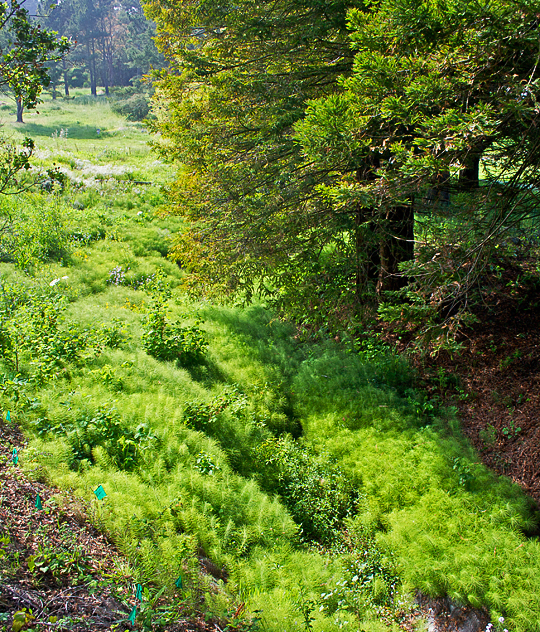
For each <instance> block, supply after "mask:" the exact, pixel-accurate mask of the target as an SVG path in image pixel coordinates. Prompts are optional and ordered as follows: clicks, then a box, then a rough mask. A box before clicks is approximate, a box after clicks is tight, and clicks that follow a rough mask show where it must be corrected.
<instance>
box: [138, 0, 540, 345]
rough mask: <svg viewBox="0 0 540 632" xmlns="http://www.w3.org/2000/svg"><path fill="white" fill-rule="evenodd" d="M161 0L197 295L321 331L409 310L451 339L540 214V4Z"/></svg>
mask: <svg viewBox="0 0 540 632" xmlns="http://www.w3.org/2000/svg"><path fill="white" fill-rule="evenodd" d="M146 6H147V11H148V14H149V15H150V16H151V17H152V18H153V19H155V20H156V23H157V25H158V33H159V37H158V43H159V45H160V47H161V49H162V50H163V52H164V54H166V55H167V56H168V58H169V60H170V62H171V71H170V73H169V74H167V75H165V76H164V78H163V79H162V80H161V81H160V82H158V84H157V85H158V98H157V101H156V103H157V105H158V109H157V117H158V119H157V121H156V123H155V129H156V130H159V131H160V132H161V133H162V134H163V141H162V142H161V143H160V144H159V145H158V148H159V149H160V150H161V151H162V153H163V155H166V156H168V157H169V158H173V159H177V160H179V161H180V162H181V163H182V164H183V165H185V167H184V168H183V169H181V170H180V175H179V178H178V182H177V186H176V188H175V195H176V198H175V201H176V204H177V206H176V207H175V208H177V209H178V212H179V213H181V214H183V216H184V217H185V218H186V219H188V220H189V230H188V232H187V233H185V234H182V235H179V237H178V240H177V244H176V247H175V251H174V252H175V255H176V256H177V258H178V260H179V261H181V263H182V265H184V266H185V268H186V269H187V270H189V271H190V272H191V277H190V278H191V282H192V284H193V286H194V287H198V289H199V290H200V291H202V292H211V291H212V290H214V291H216V292H217V293H222V294H230V293H231V292H233V293H234V292H236V293H238V292H240V293H241V294H242V295H243V296H244V297H247V298H248V299H249V298H250V297H251V296H252V295H253V293H257V292H258V293H260V294H261V295H263V296H267V297H270V298H271V299H272V300H273V302H274V304H275V305H278V306H282V307H285V309H286V311H287V312H288V313H289V314H291V313H293V314H294V315H295V317H296V318H297V319H298V320H303V321H306V322H313V321H315V322H318V323H319V325H321V324H327V323H328V320H329V318H330V319H331V317H332V315H335V316H337V318H338V319H341V320H342V321H343V320H350V318H351V316H353V315H359V314H360V313H361V312H362V306H366V305H374V304H380V303H381V302H384V301H387V302H388V301H389V302H390V303H389V305H386V306H385V307H384V308H383V314H384V316H385V317H386V318H388V319H390V320H392V319H396V318H399V317H401V316H403V315H404V314H403V311H402V309H401V304H402V303H403V301H405V302H406V303H407V304H408V305H409V306H410V308H409V309H408V310H407V313H406V314H405V316H406V317H407V318H410V319H412V320H415V319H416V320H422V321H423V324H424V325H425V326H424V327H423V330H424V333H426V334H428V335H429V336H430V337H432V338H433V337H434V338H437V337H439V338H440V340H439V342H440V343H442V342H445V339H444V337H445V336H446V340H447V339H448V338H449V336H448V332H449V331H450V333H452V331H455V329H456V328H457V325H458V324H459V323H460V322H461V321H463V320H466V319H467V318H469V315H468V310H469V305H470V304H471V303H474V302H475V301H476V300H477V299H478V297H479V296H480V295H481V290H480V288H479V285H480V281H481V278H482V274H483V272H484V271H485V269H486V266H487V265H488V263H490V262H491V261H492V259H491V257H492V254H493V249H494V247H495V246H500V245H501V242H503V241H504V240H505V239H508V236H509V235H510V236H514V237H515V235H514V234H513V232H512V231H515V230H516V229H517V228H518V227H523V226H524V224H523V222H524V221H530V219H531V217H532V215H533V214H534V209H535V204H536V202H535V199H534V198H535V190H536V184H537V168H536V166H537V163H538V155H537V143H536V134H535V125H536V117H537V91H538V76H537V73H538V70H537V57H538V39H537V17H536V9H535V7H534V6H533V5H530V3H527V2H523V3H518V4H516V3H514V2H508V1H505V0H501V1H500V2H496V3H493V4H489V5H485V6H484V5H483V4H481V3H473V4H470V3H465V4H463V6H462V5H461V4H460V3H459V2H450V3H442V4H440V3H439V4H437V5H436V6H434V5H432V4H431V3H429V2H416V1H414V2H410V3H409V2H399V3H385V2H382V3H377V4H376V5H371V4H369V5H367V6H364V5H358V6H355V5H354V3H349V4H345V5H343V4H340V3H332V4H326V3H325V4H317V3H316V4H310V5H309V7H307V6H305V5H304V3H302V2H299V3H293V4H290V3H288V4H286V5H285V4H282V3H275V2H272V3H258V4H256V5H253V4H252V3H246V6H244V5H242V6H241V7H238V8H237V9H234V10H233V9H231V8H230V7H229V6H228V5H221V4H215V3H212V4H211V5H206V4H205V3H202V4H197V5H195V4H191V3H178V4H177V5H175V10H174V11H169V10H168V8H167V9H165V7H164V6H163V5H162V4H161V3H160V2H148V3H147V4H146ZM395 292H398V294H397V295H396V294H395ZM395 302H397V303H398V308H397V310H395V309H393V307H392V303H395ZM449 318H453V320H452V321H451V322H450V320H449ZM441 322H442V323H443V325H442V329H441Z"/></svg>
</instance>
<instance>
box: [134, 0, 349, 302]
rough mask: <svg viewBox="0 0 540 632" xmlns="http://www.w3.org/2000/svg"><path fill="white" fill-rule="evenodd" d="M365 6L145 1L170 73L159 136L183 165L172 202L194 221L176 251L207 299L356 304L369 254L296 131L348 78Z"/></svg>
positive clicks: (163, 85) (161, 95) (162, 92)
mask: <svg viewBox="0 0 540 632" xmlns="http://www.w3.org/2000/svg"><path fill="white" fill-rule="evenodd" d="M355 4H356V5H358V6H361V3H360V2H355V1H354V0H350V1H347V0H345V1H333V2H315V3H314V2H309V3H307V2H303V1H296V2H292V3H291V2H281V1H278V2H266V1H265V2H260V3H253V2H250V1H247V0H244V1H242V2H240V3H236V4H235V5H234V6H233V5H230V4H227V3H223V2H217V3H216V2H210V1H208V2H202V3H197V4H196V3H191V2H180V1H177V2H173V3H172V4H170V3H169V4H167V6H165V5H163V4H162V3H161V2H158V1H154V2H153V1H150V2H147V3H146V5H145V6H146V13H147V15H148V17H150V18H151V19H152V20H155V21H156V23H157V32H158V45H159V46H160V48H161V50H162V51H163V52H164V53H165V55H166V56H168V58H169V60H170V63H171V69H170V71H169V73H168V74H167V75H166V76H165V77H164V78H163V79H161V80H160V81H159V82H158V84H157V93H158V100H157V108H156V114H157V123H156V129H159V131H161V133H162V138H163V139H164V142H163V144H162V145H161V149H162V151H163V153H164V154H165V155H167V156H168V157H172V158H176V159H178V160H179V161H180V162H181V163H183V164H184V165H185V169H184V170H183V172H182V174H181V177H180V178H179V181H178V186H177V187H176V189H175V192H174V193H175V195H176V201H177V203H178V207H179V208H180V209H181V210H182V212H183V213H184V214H185V216H186V218H187V219H188V220H189V221H190V224H189V231H188V233H187V235H182V236H180V238H179V241H178V243H177V247H176V254H177V256H178V258H179V260H180V261H181V262H182V265H183V266H184V267H185V268H186V269H188V270H189V271H191V272H192V276H191V279H192V280H193V282H194V283H196V284H198V287H199V288H204V289H207V288H209V287H210V286H212V287H213V288H214V289H216V288H217V290H218V291H223V292H226V293H227V292H231V291H239V290H242V291H243V292H244V293H245V295H246V296H248V297H249V295H250V294H251V293H252V292H254V291H256V290H259V291H262V292H268V293H272V295H273V298H274V299H275V300H276V301H278V302H281V303H283V304H287V306H288V308H289V309H295V305H296V306H297V307H298V309H299V310H305V304H306V303H317V304H319V303H321V304H322V303H324V302H326V303H328V302H335V303H339V302H340V301H343V302H344V303H347V305H346V306H345V307H344V309H345V308H349V307H350V304H351V302H354V300H352V301H351V294H353V295H354V291H355V276H354V274H355V266H356V263H355V259H356V255H355V253H356V252H357V251H358V250H357V244H355V243H353V242H351V240H350V238H349V235H348V234H347V229H348V226H347V221H348V220H347V219H346V218H344V217H342V216H340V215H336V214H335V213H334V212H333V210H332V209H331V206H330V205H329V204H328V203H327V201H326V200H325V199H324V198H322V197H321V196H319V195H318V194H317V192H316V187H317V185H319V184H321V183H324V182H326V181H327V180H328V177H329V174H328V172H327V171H326V170H325V169H318V168H312V166H311V165H308V164H306V163H305V161H304V160H303V157H302V154H301V151H300V147H299V145H298V144H297V142H296V141H295V140H294V138H293V126H294V124H295V122H297V121H298V120H300V119H301V118H302V117H303V116H304V114H305V109H306V104H307V102H308V101H309V100H310V99H314V98H317V97H320V96H322V95H330V94H333V93H335V92H336V91H339V90H341V88H340V86H339V84H338V79H339V78H340V77H341V76H342V75H347V74H349V73H350V71H351V68H352V59H353V54H352V52H351V50H350V46H349V40H348V32H347V28H346V13H347V9H348V8H350V7H351V6H354V5H355ZM351 284H352V286H353V287H352V288H351ZM351 290H352V291H351ZM301 297H302V300H300V298H301Z"/></svg>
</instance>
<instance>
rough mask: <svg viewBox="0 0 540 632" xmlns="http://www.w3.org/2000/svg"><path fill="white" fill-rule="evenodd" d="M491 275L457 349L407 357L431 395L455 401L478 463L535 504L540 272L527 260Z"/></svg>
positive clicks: (539, 493)
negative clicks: (474, 320)
mask: <svg viewBox="0 0 540 632" xmlns="http://www.w3.org/2000/svg"><path fill="white" fill-rule="evenodd" d="M490 282H491V287H492V289H491V291H490V293H489V294H488V295H487V296H486V300H485V302H484V304H483V305H482V306H481V307H480V308H479V309H477V310H476V312H475V315H476V316H477V318H478V322H477V323H476V324H475V325H474V326H472V327H470V328H469V329H467V330H466V331H464V332H463V335H462V336H461V339H460V342H461V343H462V345H463V351H462V352H461V353H460V354H459V355H457V354H454V355H450V354H448V353H445V352H441V353H440V354H439V355H438V356H436V357H429V356H427V357H426V356H422V357H420V356H419V355H416V356H414V357H413V358H414V359H413V361H414V362H415V364H416V366H417V368H418V370H419V372H420V375H421V379H422V385H423V387H424V388H425V389H426V390H427V391H428V392H429V393H430V394H431V396H432V397H437V398H439V399H440V400H441V401H442V402H443V403H444V404H445V405H452V406H456V407H457V409H458V415H459V418H460V420H461V427H462V431H463V433H464V434H465V436H467V437H468V438H469V440H470V441H471V442H472V443H473V445H474V447H475V448H476V450H477V451H478V454H479V455H480V458H481V460H482V461H483V463H485V464H486V465H487V466H488V467H489V468H491V469H492V470H493V471H495V472H497V473H498V474H501V475H505V476H508V477H509V478H511V479H512V480H513V481H514V482H515V483H517V484H518V485H520V486H521V487H522V488H523V490H524V491H525V492H526V493H527V494H529V495H530V496H531V498H533V499H534V500H535V501H536V503H537V504H540V388H539V387H540V275H538V274H537V273H536V274H532V273H531V271H530V270H529V267H528V265H527V263H526V262H525V263H522V264H521V265H517V264H515V265H512V266H510V267H508V268H506V269H505V271H504V274H502V275H500V277H499V278H496V279H491V281H490ZM399 345H400V346H401V348H402V349H404V348H405V346H406V344H405V343H404V342H400V343H399Z"/></svg>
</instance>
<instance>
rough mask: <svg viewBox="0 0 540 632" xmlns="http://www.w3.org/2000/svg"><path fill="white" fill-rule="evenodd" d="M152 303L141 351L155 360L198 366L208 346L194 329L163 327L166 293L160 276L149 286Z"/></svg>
mask: <svg viewBox="0 0 540 632" xmlns="http://www.w3.org/2000/svg"><path fill="white" fill-rule="evenodd" d="M152 286H153V287H151V290H152V303H151V305H150V308H149V311H148V316H146V317H145V322H144V324H145V331H144V333H143V336H142V342H143V349H144V350H145V351H146V352H147V353H149V354H150V355H151V356H153V357H154V358H157V359H158V360H177V361H178V362H179V363H180V364H182V365H184V366H189V365H192V364H197V363H200V362H202V361H203V360H204V353H205V350H206V347H207V346H208V342H207V341H206V338H205V335H204V333H203V332H202V331H201V329H200V328H199V327H198V326H197V325H192V326H190V327H183V326H182V325H181V324H180V323H178V322H176V323H173V324H172V325H169V324H168V323H167V317H166V308H167V300H168V298H169V297H170V291H169V290H168V289H167V288H166V287H164V286H163V278H162V275H159V276H158V277H157V279H154V280H153V282H152Z"/></svg>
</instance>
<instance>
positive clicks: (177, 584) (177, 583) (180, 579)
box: [174, 575, 182, 588]
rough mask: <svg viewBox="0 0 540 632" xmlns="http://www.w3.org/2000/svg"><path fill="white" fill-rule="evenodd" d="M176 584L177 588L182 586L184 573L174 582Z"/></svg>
mask: <svg viewBox="0 0 540 632" xmlns="http://www.w3.org/2000/svg"><path fill="white" fill-rule="evenodd" d="M174 585H175V586H176V587H177V588H182V575H180V577H179V578H178V579H177V580H176V581H175V582H174Z"/></svg>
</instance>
